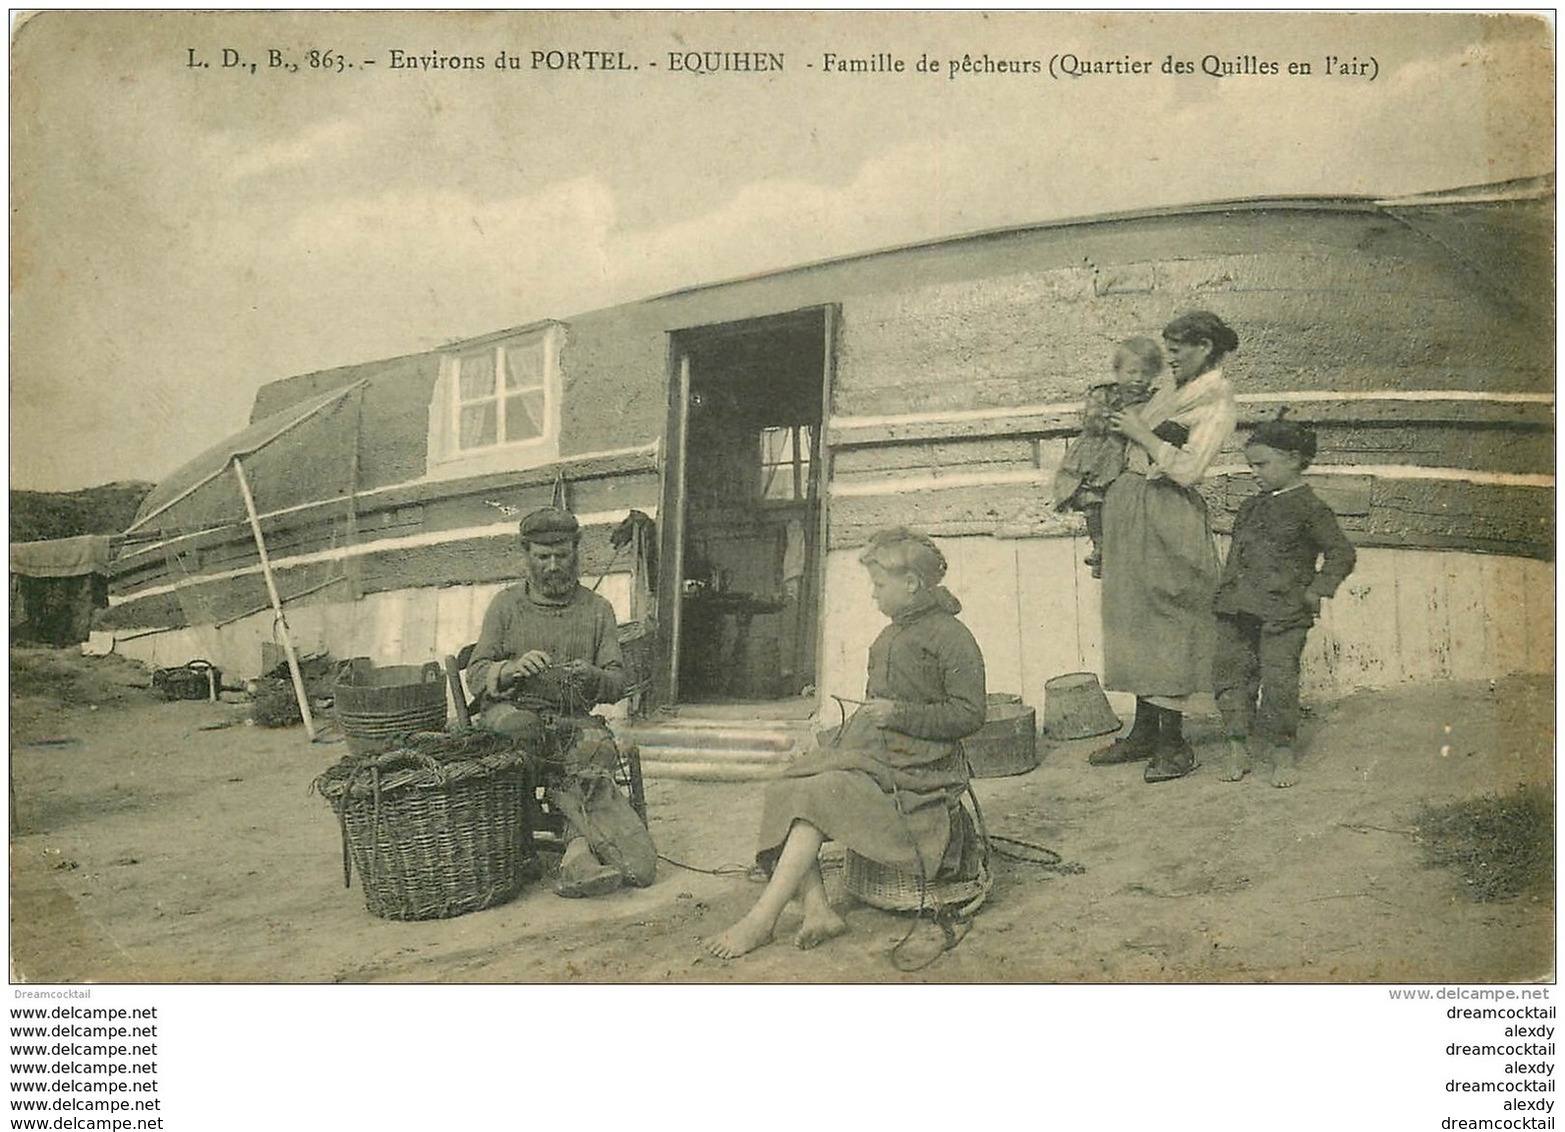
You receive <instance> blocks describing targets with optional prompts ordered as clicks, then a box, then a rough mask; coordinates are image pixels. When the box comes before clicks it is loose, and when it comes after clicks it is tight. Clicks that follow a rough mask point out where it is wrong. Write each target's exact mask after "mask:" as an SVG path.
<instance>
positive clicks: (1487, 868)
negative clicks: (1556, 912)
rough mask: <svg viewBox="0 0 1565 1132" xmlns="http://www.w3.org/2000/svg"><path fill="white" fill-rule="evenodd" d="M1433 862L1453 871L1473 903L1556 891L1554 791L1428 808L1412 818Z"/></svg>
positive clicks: (1528, 789) (1536, 789)
mask: <svg viewBox="0 0 1565 1132" xmlns="http://www.w3.org/2000/svg"><path fill="white" fill-rule="evenodd" d="M1413 827H1414V828H1415V829H1416V830H1417V831H1418V837H1419V841H1420V842H1421V843H1422V845H1423V849H1424V860H1425V862H1426V863H1427V864H1429V865H1431V866H1437V865H1438V866H1447V867H1450V868H1454V869H1456V870H1457V871H1458V872H1459V873H1460V874H1461V876H1462V879H1463V881H1465V882H1466V885H1467V894H1468V896H1469V897H1470V898H1471V899H1473V900H1476V901H1480V902H1485V903H1487V902H1490V901H1495V900H1511V899H1514V898H1516V897H1518V896H1524V895H1528V894H1533V895H1544V894H1547V895H1548V897H1549V898H1550V899H1552V898H1553V893H1554V794H1553V792H1552V791H1550V790H1547V789H1544V788H1543V787H1541V786H1524V787H1520V788H1518V789H1516V790H1513V791H1511V792H1510V793H1508V794H1491V795H1486V796H1484V797H1482V798H1472V799H1468V800H1466V801H1462V802H1453V803H1451V804H1449V805H1445V806H1426V807H1424V809H1423V810H1421V811H1420V812H1419V814H1418V816H1417V817H1416V818H1415V819H1414V821H1413Z"/></svg>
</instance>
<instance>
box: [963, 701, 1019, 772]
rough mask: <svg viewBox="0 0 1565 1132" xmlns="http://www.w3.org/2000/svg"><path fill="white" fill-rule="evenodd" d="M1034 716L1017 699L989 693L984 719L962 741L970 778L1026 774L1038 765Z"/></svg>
mask: <svg viewBox="0 0 1565 1132" xmlns="http://www.w3.org/2000/svg"><path fill="white" fill-rule="evenodd" d="M1037 718H1038V717H1037V715H1036V713H1035V712H1034V711H1033V709H1032V708H1030V707H1028V706H1027V705H1026V704H1024V703H1022V698H1021V697H1020V696H1015V695H1008V694H1006V693H1004V692H991V693H990V694H989V709H988V720H987V722H985V723H984V725H983V727H981V728H980V729H979V731H978V733H977V734H976V735H969V736H968V737H967V738H966V739H963V740H962V749H963V750H964V751H966V752H967V761H968V763H969V764H970V765H971V766H972V769H973V777H974V778H1004V777H1006V776H1007V775H1012V774H1026V773H1027V772H1028V771H1029V770H1032V769H1033V768H1034V767H1036V766H1037V765H1038V733H1037V729H1036V728H1037Z"/></svg>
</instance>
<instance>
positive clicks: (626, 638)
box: [619, 621, 657, 695]
mask: <svg viewBox="0 0 1565 1132" xmlns="http://www.w3.org/2000/svg"><path fill="white" fill-rule="evenodd" d="M656 647H657V633H656V628H655V626H654V625H653V623H652V622H650V621H627V622H626V623H625V624H623V625H621V626H620V627H619V649H620V653H621V655H622V656H623V657H624V662H625V694H626V695H630V694H632V693H635V692H639V691H644V690H645V689H646V688H647V687H649V686H650V685H651V683H652V657H653V653H654V651H655V649H656Z"/></svg>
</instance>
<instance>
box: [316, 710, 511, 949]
mask: <svg viewBox="0 0 1565 1132" xmlns="http://www.w3.org/2000/svg"><path fill="white" fill-rule="evenodd" d="M315 789H316V791H317V792H319V793H320V794H321V796H322V797H324V798H325V799H326V800H327V802H328V803H330V805H331V807H332V810H333V811H334V812H335V813H336V814H337V818H338V821H339V822H340V824H341V827H342V853H343V884H344V885H346V884H348V883H349V882H350V878H351V876H352V871H353V869H354V868H357V869H358V872H359V881H360V884H361V886H362V887H363V889H364V902H365V904H366V906H367V907H368V908H369V910H370V912H371V913H373V914H374V915H376V916H381V917H383V918H385V919H388V920H431V919H443V918H446V917H450V916H460V915H462V914H463V913H465V912H475V911H478V910H479V909H482V908H489V907H492V906H494V905H496V904H502V903H504V902H505V901H507V900H509V899H511V898H512V897H513V896H515V895H516V894H517V893H518V892H519V891H520V890H521V888H522V885H523V883H524V881H525V877H526V865H527V862H528V860H529V859H530V857H531V856H532V838H531V834H530V832H529V831H528V829H527V826H526V822H525V818H524V816H523V815H524V813H525V809H524V805H523V803H524V800H525V799H526V798H527V795H528V794H529V793H530V792H531V790H532V777H531V774H530V772H529V770H528V768H527V765H526V761H525V755H524V754H523V753H522V752H521V751H520V750H518V749H517V748H516V747H515V745H514V744H513V743H512V742H511V741H510V740H509V739H507V738H506V737H504V736H501V735H496V734H494V733H491V732H485V731H468V732H461V733H457V734H444V733H441V734H424V735H419V736H414V737H412V738H410V739H409V740H407V741H406V742H405V744H404V745H402V746H399V747H397V748H395V749H393V750H390V751H381V752H377V753H374V754H355V755H349V756H347V757H345V758H343V759H342V760H341V761H340V762H338V763H337V764H336V765H334V766H333V767H331V768H330V769H329V770H327V771H326V773H325V774H323V775H321V776H320V777H319V778H318V779H316V780H315Z"/></svg>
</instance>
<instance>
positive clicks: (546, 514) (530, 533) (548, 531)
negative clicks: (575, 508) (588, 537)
mask: <svg viewBox="0 0 1565 1132" xmlns="http://www.w3.org/2000/svg"><path fill="white" fill-rule="evenodd" d="M580 534H581V524H580V523H578V522H577V521H576V516H575V515H572V514H571V513H570V512H569V511H561V510H560V509H559V508H558V507H543V508H540V509H539V510H537V511H534V512H533V513H532V514H531V515H528V516H527V517H526V518H524V519H523V520H522V525H521V535H522V541H523V542H541V543H561V542H575V541H576V539H577V537H578V536H579V535H580Z"/></svg>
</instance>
